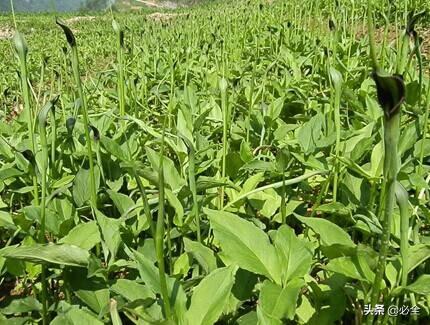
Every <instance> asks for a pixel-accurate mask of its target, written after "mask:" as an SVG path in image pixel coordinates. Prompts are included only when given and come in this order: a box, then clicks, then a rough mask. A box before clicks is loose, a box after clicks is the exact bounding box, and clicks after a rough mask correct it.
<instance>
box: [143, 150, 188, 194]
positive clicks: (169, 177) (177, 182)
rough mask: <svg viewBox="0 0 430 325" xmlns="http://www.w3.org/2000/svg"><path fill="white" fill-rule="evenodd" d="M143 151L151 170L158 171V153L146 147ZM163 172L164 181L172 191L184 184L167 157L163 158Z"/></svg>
mask: <svg viewBox="0 0 430 325" xmlns="http://www.w3.org/2000/svg"><path fill="white" fill-rule="evenodd" d="M145 150H146V154H147V155H148V159H149V161H150V162H151V165H152V168H153V169H154V170H158V164H159V163H160V155H159V153H157V152H156V151H154V150H152V149H151V148H149V147H146V148H145ZM163 171H164V181H165V183H166V185H167V186H168V187H169V188H170V189H171V190H172V191H176V190H180V189H181V188H182V187H183V186H184V185H185V184H186V182H185V180H184V179H183V178H181V176H180V175H179V173H178V171H177V170H176V167H175V164H174V163H173V161H172V160H171V159H170V158H168V157H164V161H163Z"/></svg>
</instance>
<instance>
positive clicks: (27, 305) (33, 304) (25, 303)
mask: <svg viewBox="0 0 430 325" xmlns="http://www.w3.org/2000/svg"><path fill="white" fill-rule="evenodd" d="M41 310H42V304H41V303H40V302H39V301H37V300H36V299H35V298H33V297H25V298H21V299H13V300H12V301H11V302H10V303H9V304H8V305H7V306H6V307H4V308H1V309H0V313H1V314H4V315H13V314H21V313H28V312H32V311H41Z"/></svg>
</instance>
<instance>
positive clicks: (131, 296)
mask: <svg viewBox="0 0 430 325" xmlns="http://www.w3.org/2000/svg"><path fill="white" fill-rule="evenodd" d="M111 291H113V292H115V293H117V294H119V295H121V296H123V297H124V298H125V299H127V300H128V301H136V300H146V299H155V295H154V293H153V292H152V291H151V290H150V289H149V288H148V287H147V286H145V285H143V284H139V283H137V282H136V281H132V280H127V279H118V280H116V281H115V283H114V284H113V285H112V286H111Z"/></svg>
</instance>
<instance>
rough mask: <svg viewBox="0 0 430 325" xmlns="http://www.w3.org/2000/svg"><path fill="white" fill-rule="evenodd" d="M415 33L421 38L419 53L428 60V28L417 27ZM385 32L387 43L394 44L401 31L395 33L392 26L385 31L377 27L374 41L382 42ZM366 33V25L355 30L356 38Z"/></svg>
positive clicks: (429, 39) (429, 50) (429, 45)
mask: <svg viewBox="0 0 430 325" xmlns="http://www.w3.org/2000/svg"><path fill="white" fill-rule="evenodd" d="M417 33H418V36H419V37H421V38H422V45H421V54H422V55H423V56H424V57H425V58H426V59H427V60H430V28H417ZM385 34H387V35H386V37H387V39H386V42H387V44H388V45H392V46H395V45H396V44H395V43H396V39H397V38H398V37H400V36H401V31H398V34H397V33H396V30H395V29H394V28H389V30H388V31H387V33H386V31H385V29H384V28H378V29H376V30H375V41H376V42H377V43H378V44H382V42H383V41H384V38H385ZM366 35H367V29H366V27H363V28H362V29H360V30H359V31H358V32H357V34H356V37H357V39H361V38H363V37H365V36H366Z"/></svg>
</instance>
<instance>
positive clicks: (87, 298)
mask: <svg viewBox="0 0 430 325" xmlns="http://www.w3.org/2000/svg"><path fill="white" fill-rule="evenodd" d="M75 294H76V296H78V298H79V299H81V300H82V301H83V302H84V303H85V304H86V305H87V306H88V307H90V308H91V309H92V310H93V311H94V312H96V313H97V314H106V313H107V312H108V311H109V308H108V307H109V299H110V293H109V289H99V290H85V289H80V290H76V291H75Z"/></svg>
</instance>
